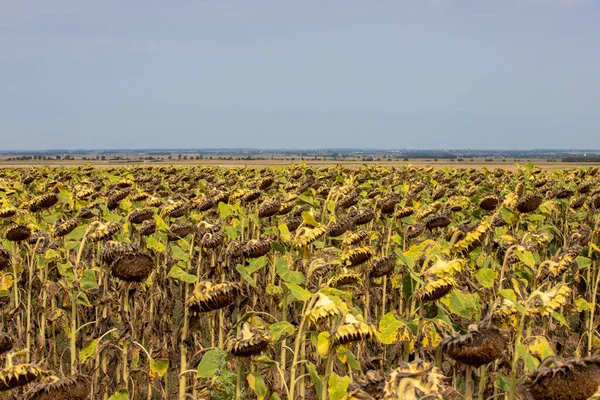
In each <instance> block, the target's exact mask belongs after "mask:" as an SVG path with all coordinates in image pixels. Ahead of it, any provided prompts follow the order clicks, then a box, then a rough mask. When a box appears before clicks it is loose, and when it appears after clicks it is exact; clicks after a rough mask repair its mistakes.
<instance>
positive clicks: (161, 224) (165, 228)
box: [154, 214, 169, 231]
mask: <svg viewBox="0 0 600 400" xmlns="http://www.w3.org/2000/svg"><path fill="white" fill-rule="evenodd" d="M154 221H156V228H157V229H160V230H163V231H168V230H169V225H167V223H166V222H165V221H164V220H163V219H162V218H161V217H160V215H158V214H154Z"/></svg>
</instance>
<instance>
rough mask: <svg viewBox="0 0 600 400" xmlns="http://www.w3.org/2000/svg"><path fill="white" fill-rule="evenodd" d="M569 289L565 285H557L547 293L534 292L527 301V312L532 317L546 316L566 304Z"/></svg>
mask: <svg viewBox="0 0 600 400" xmlns="http://www.w3.org/2000/svg"><path fill="white" fill-rule="evenodd" d="M570 296H571V289H570V288H569V286H568V285H566V284H559V285H557V286H555V287H554V288H552V289H550V290H549V291H547V292H543V291H541V290H536V291H535V292H533V293H531V295H530V296H529V299H528V300H527V311H528V313H529V314H530V315H534V316H537V315H539V316H542V317H544V316H548V315H551V314H552V313H553V312H554V311H556V310H558V309H559V308H560V307H562V306H564V305H565V304H567V303H568V301H569V297H570Z"/></svg>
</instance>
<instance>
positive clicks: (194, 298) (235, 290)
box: [187, 281, 242, 313]
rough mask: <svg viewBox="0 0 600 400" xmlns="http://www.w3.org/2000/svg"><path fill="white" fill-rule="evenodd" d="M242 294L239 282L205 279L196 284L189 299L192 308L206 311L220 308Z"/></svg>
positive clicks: (188, 303) (201, 311) (189, 305)
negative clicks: (215, 281)
mask: <svg viewBox="0 0 600 400" xmlns="http://www.w3.org/2000/svg"><path fill="white" fill-rule="evenodd" d="M241 294H242V286H241V285H240V284H239V283H237V282H223V283H217V284H214V285H213V283H212V282H209V281H203V282H199V283H198V284H196V287H195V288H194V292H193V293H192V295H191V296H190V297H188V299H187V305H188V307H189V308H190V310H192V311H195V312H198V313H204V312H209V311H214V310H218V309H220V308H223V307H227V306H228V305H230V304H232V303H234V302H235V300H236V299H237V298H238V296H240V295H241Z"/></svg>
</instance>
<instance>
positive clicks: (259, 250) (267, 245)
mask: <svg viewBox="0 0 600 400" xmlns="http://www.w3.org/2000/svg"><path fill="white" fill-rule="evenodd" d="M270 250H271V240H256V239H251V240H249V241H248V242H247V243H246V245H245V246H244V257H247V258H258V257H262V256H264V255H265V254H267V253H268V252H269V251H270Z"/></svg>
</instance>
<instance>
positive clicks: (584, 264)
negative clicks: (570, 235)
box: [576, 256, 592, 269]
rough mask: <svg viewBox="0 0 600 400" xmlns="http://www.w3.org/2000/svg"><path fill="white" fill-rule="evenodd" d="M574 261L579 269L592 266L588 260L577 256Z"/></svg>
mask: <svg viewBox="0 0 600 400" xmlns="http://www.w3.org/2000/svg"><path fill="white" fill-rule="evenodd" d="M576 260H577V265H578V266H579V268H580V269H583V268H587V267H589V266H590V265H592V260H590V259H589V258H587V257H583V256H578V257H577V259H576Z"/></svg>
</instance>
